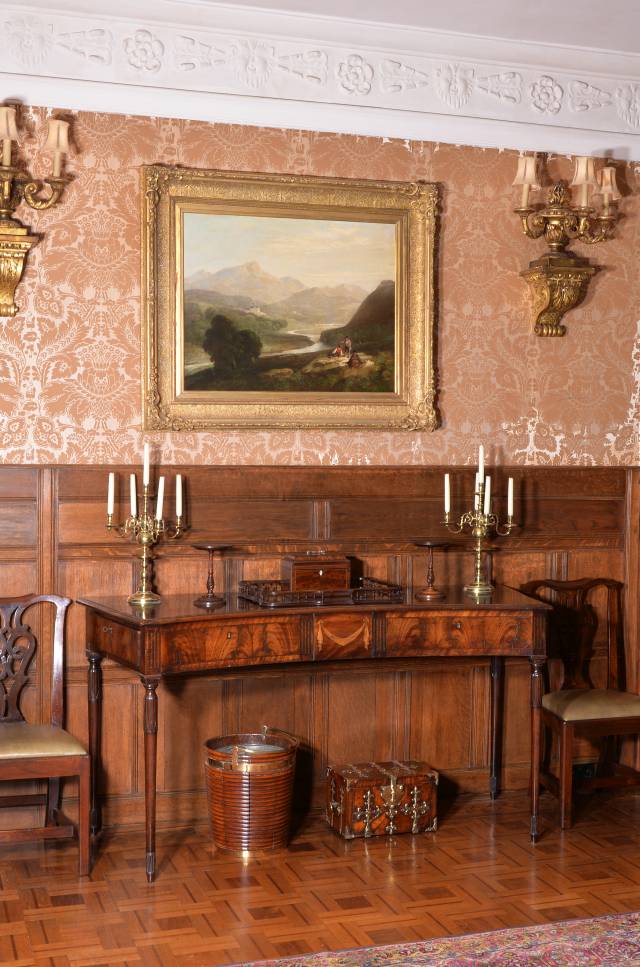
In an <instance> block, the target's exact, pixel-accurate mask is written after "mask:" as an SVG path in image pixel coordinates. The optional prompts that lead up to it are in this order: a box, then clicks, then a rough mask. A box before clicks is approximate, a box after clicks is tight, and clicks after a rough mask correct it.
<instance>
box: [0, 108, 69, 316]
mask: <svg viewBox="0 0 640 967" xmlns="http://www.w3.org/2000/svg"><path fill="white" fill-rule="evenodd" d="M68 128H69V125H68V123H67V122H66V121H60V120H57V119H54V118H51V119H50V120H49V127H48V134H47V140H46V143H45V146H44V150H45V151H47V152H51V153H52V154H53V174H52V175H51V177H49V178H44V179H42V180H41V181H36V180H35V179H33V178H32V177H31V175H30V174H29V173H28V172H27V171H24V170H23V169H22V168H20V167H18V166H15V165H13V164H12V151H13V142H14V141H17V139H18V129H17V125H16V110H15V108H12V107H0V140H1V141H2V161H1V162H0V317H1V316H5V317H12V316H15V315H16V313H17V312H18V308H19V307H18V306H17V305H16V302H15V293H16V288H17V287H18V284H19V282H20V280H21V278H22V274H23V272H24V266H25V260H26V257H27V254H28V252H29V251H30V250H31V249H32V248H33V246H34V245H36V244H37V243H38V241H39V236H37V235H32V234H30V231H29V229H28V228H27V227H26V226H25V225H23V224H22V222H20V221H19V220H18V219H17V218H16V217H15V211H16V209H17V208H18V207H19V206H20V205H21V204H22V203H23V202H24V203H25V204H26V205H28V206H29V208H33V209H34V210H36V211H44V210H45V209H47V208H52V207H53V206H54V205H57V203H58V202H59V201H60V198H61V197H62V192H63V191H64V187H65V185H66V184H67V182H68V179H67V178H66V177H64V176H62V175H61V166H62V156H63V155H64V154H66V153H67V152H68V150H69V141H68Z"/></svg>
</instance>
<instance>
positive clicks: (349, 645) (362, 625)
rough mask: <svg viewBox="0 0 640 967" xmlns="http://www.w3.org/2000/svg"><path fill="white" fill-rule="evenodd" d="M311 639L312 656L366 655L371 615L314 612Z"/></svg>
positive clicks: (342, 656)
mask: <svg viewBox="0 0 640 967" xmlns="http://www.w3.org/2000/svg"><path fill="white" fill-rule="evenodd" d="M313 640H314V650H313V657H314V658H316V659H321V660H327V661H328V660H333V659H334V658H370V657H371V615H370V614H325V615H315V617H314V622H313Z"/></svg>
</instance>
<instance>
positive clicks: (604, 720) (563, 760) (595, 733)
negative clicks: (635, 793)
mask: <svg viewBox="0 0 640 967" xmlns="http://www.w3.org/2000/svg"><path fill="white" fill-rule="evenodd" d="M622 588H623V585H622V584H621V583H620V582H619V581H614V580H611V579H609V578H593V579H583V580H577V581H545V580H543V581H529V582H527V583H526V584H523V585H521V588H520V590H521V591H523V592H524V593H525V594H529V595H532V596H533V597H536V598H540V599H541V600H542V601H547V602H549V603H551V604H552V605H553V606H554V607H553V611H552V612H551V613H550V616H549V635H548V639H549V657H550V658H560V659H561V662H562V666H563V680H562V685H561V687H560V688H559V689H557V690H555V691H548V692H547V693H546V694H545V695H543V697H542V710H541V716H540V728H541V731H542V735H540V736H538V741H539V742H542V741H543V739H544V740H546V739H547V738H548V733H550V734H551V735H554V736H556V737H557V738H558V741H559V766H558V777H556V776H555V775H552V774H551V772H550V771H549V758H550V749H549V743H548V742H546V741H545V743H544V755H543V756H542V767H541V770H540V774H539V776H532V780H531V781H532V783H534V784H536V783H540V784H541V785H543V786H544V787H545V788H547V789H549V790H550V791H551V792H552V793H554V795H556V796H558V797H559V799H560V826H561V828H562V829H566V828H568V827H569V826H571V823H572V786H573V750H574V741H575V739H576V737H585V738H588V739H602V740H603V744H602V747H601V749H602V750H601V753H600V758H599V761H598V764H597V768H596V774H595V776H594V777H592V778H584V779H582V780H580V788H586V789H593V788H598V787H600V788H602V787H608V786H621V785H622V786H628V785H637V784H640V773H639V772H636V771H635V770H634V769H631V768H630V767H629V766H624V765H621V764H620V763H619V762H618V761H616V760H617V758H618V756H619V747H620V737H622V736H624V735H634V734H640V695H635V694H633V693H631V692H626V691H625V690H624V688H625V662H624V645H623V636H622V623H623V612H622ZM603 591H604V597H605V601H606V629H604V628H603V629H602V630H604V631H606V655H603V656H601V655H600V654H598V656H597V657H598V659H600V658H604V662H605V666H606V668H605V669H604V670H602V669H601V670H600V673H599V675H598V677H599V678H600V679H601V680H603V681H606V688H594V686H593V682H592V679H591V675H590V666H591V661H592V659H593V658H594V656H595V648H594V645H595V641H596V634H597V631H598V616H597V613H596V610H595V609H594V607H593V603H592V602H593V598H594V596H595V595H596V594H598V593H600V594H601V593H602V592H603ZM603 671H604V674H602V672H603ZM545 729H546V730H548V732H545ZM611 737H615V738H616V739H617V741H616V742H615V743H612V742H611ZM612 744H613V745H615V749H612ZM614 752H615V753H616V754H615V755H614V754H613V753H614Z"/></svg>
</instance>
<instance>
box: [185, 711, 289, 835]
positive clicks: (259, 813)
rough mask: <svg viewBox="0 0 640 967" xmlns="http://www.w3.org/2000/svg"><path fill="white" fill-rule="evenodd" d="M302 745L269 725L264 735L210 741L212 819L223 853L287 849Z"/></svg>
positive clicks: (208, 767)
mask: <svg viewBox="0 0 640 967" xmlns="http://www.w3.org/2000/svg"><path fill="white" fill-rule="evenodd" d="M298 745H299V741H298V739H296V738H295V737H294V736H292V735H289V734H288V733H287V732H280V731H278V730H277V729H270V728H268V726H266V725H265V726H263V729H262V732H243V733H239V734H238V735H224V736H220V737H218V738H216V739H209V740H208V741H207V742H205V746H204V747H205V753H206V759H205V765H204V768H205V775H206V783H207V801H208V805H209V819H210V822H211V831H212V833H213V841H214V843H215V845H216V846H217V847H218V848H219V849H226V850H264V849H282V848H283V847H285V846H286V845H287V841H288V839H289V821H290V816H291V797H292V791H293V774H294V771H295V764H296V749H297V748H298Z"/></svg>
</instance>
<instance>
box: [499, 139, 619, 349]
mask: <svg viewBox="0 0 640 967" xmlns="http://www.w3.org/2000/svg"><path fill="white" fill-rule="evenodd" d="M536 164H537V162H536V158H535V156H533V157H531V156H523V157H521V158H520V159H519V162H518V173H517V174H516V179H515V181H514V185H521V186H522V204H521V206H520V207H519V208H516V209H515V214H516V215H517V216H518V217H519V218H520V223H521V225H522V231H523V232H524V234H525V235H526V236H527V238H531V239H537V238H541V237H543V236H544V239H545V241H546V243H547V245H548V247H549V250H548V251H547V252H546V253H545V254H544V255H542V256H541V257H540V258H538V259H534V260H533V261H532V262H530V263H529V267H528V269H525V270H524V271H523V272H521V273H520V274H521V276H522V277H523V278H524V279H526V281H527V282H528V284H529V287H530V289H531V292H532V296H533V320H534V329H533V331H534V333H535V334H536V335H537V336H564V335H565V333H566V331H567V330H566V326H565V325H564V324H563V322H562V319H563V316H564V315H565V314H566V313H567V312H569V310H570V309H573V308H574V307H575V306H577V305H579V304H580V302H582V300H583V299H584V297H585V295H586V293H587V289H588V286H589V282H590V281H591V278H592V277H593V276H594V275H595V273H596V272H597V271H598V267H597V266H595V265H592V264H591V263H590V262H589V260H588V259H586V258H582V257H581V256H579V255H576V254H575V253H574V252H572V251H571V250H570V249H569V248H568V246H569V244H570V242H572V241H574V240H577V241H580V242H583V243H585V244H587V245H594V244H597V243H598V242H603V241H606V239H608V238H611V236H612V234H613V230H614V227H615V224H616V221H617V218H618V213H617V210H616V209H615V208H614V207H612V202H614V201H617V199H618V198H620V193H619V191H618V189H617V186H616V180H615V168H614V167H613V166H607V165H606V166H605V167H604V168H602V169H601V171H600V172H599V174H598V178H596V175H595V169H594V163H593V158H577V159H576V170H575V174H574V177H573V181H572V182H571V186H572V187H577V188H578V189H579V204H578V205H573V204H572V201H571V192H570V190H569V186H568V185H567V184H566V182H564V181H559V182H557V183H556V184H555V185H553V187H552V188H551V189H550V191H549V197H548V201H547V204H546V205H541V206H533V205H530V204H529V193H530V191H534V190H537V189H539V188H540V184H539V182H538V176H537V171H536ZM590 187H595V189H596V191H595V193H596V194H601V195H602V208H601V210H599V211H596V209H595V208H594V207H592V206H591V205H590V204H589V195H588V193H589V188H590Z"/></svg>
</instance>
